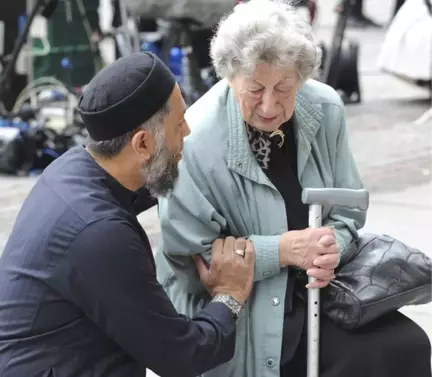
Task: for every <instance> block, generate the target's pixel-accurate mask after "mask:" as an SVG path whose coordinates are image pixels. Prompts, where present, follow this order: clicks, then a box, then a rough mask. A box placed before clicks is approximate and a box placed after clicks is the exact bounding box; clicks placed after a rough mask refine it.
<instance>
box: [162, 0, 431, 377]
mask: <svg viewBox="0 0 432 377" xmlns="http://www.w3.org/2000/svg"><path fill="white" fill-rule="evenodd" d="M211 55H212V58H213V62H214V66H215V68H216V70H217V72H218V74H219V75H220V76H221V77H222V78H223V80H221V82H219V83H218V84H217V85H216V86H215V87H213V88H212V89H211V90H210V91H209V92H208V93H207V94H206V95H205V96H204V97H203V98H202V99H200V100H199V101H198V102H196V103H195V104H194V105H193V106H192V107H191V108H189V109H188V111H187V116H186V119H187V121H188V123H189V125H190V128H191V135H190V136H188V137H187V138H186V140H185V145H184V151H183V159H182V161H181V162H180V178H179V181H178V183H177V185H176V188H175V189H174V191H173V193H172V195H171V196H170V197H169V198H168V199H161V200H160V219H161V228H162V237H161V243H160V245H159V250H158V253H157V255H156V261H157V267H158V276H159V277H160V281H161V283H162V285H163V286H164V287H165V289H166V291H167V292H168V294H169V296H170V298H171V299H172V300H173V302H174V304H175V306H176V308H177V310H179V311H180V312H183V313H185V314H189V315H193V314H194V313H196V312H197V311H198V310H199V309H200V308H201V307H202V306H203V305H204V303H205V302H206V301H207V300H209V298H210V295H211V293H212V292H211V290H210V292H209V293H210V294H209V293H207V292H206V291H205V289H204V287H203V286H202V285H201V283H200V282H199V279H198V275H197V272H196V268H195V265H194V259H193V258H192V256H193V255H198V254H199V255H201V256H202V257H203V258H204V259H205V260H206V261H207V262H208V263H210V265H211V260H210V254H209V250H210V249H211V245H212V242H213V241H214V240H216V239H217V238H218V237H221V236H224V235H226V236H228V235H232V236H235V237H248V238H249V240H251V241H252V243H253V245H254V248H255V261H256V263H255V266H256V268H255V276H254V280H255V286H254V292H253V294H252V296H251V298H250V299H249V301H248V303H247V304H246V308H245V311H244V314H243V315H242V316H241V317H240V318H239V320H238V332H237V343H236V351H235V354H234V356H233V359H232V360H231V361H230V362H229V363H227V364H225V365H222V366H220V367H218V368H217V369H215V370H213V371H211V372H209V373H206V374H205V376H209V377H210V376H211V377H267V376H292V377H294V376H295V377H299V376H305V373H306V372H305V369H306V335H305V331H306V328H307V326H305V313H306V310H305V305H304V303H303V301H302V300H301V299H299V298H297V295H296V292H297V291H301V290H304V289H305V287H304V285H302V284H300V283H298V279H297V278H296V276H297V275H298V274H299V271H307V274H308V275H310V276H314V277H316V278H317V279H318V283H317V285H318V286H319V287H324V286H326V285H327V284H328V282H329V281H330V280H331V279H333V278H334V269H335V268H336V267H337V265H338V261H339V253H343V252H344V250H345V249H346V247H347V245H348V244H350V243H351V242H352V241H353V240H354V239H355V238H356V237H357V230H358V229H359V228H361V227H362V226H363V224H364V222H365V216H366V214H365V213H364V212H361V211H356V210H349V209H344V208H336V207H335V208H330V209H329V210H327V211H326V212H325V213H324V214H323V221H324V226H323V228H321V229H308V228H307V227H308V210H307V207H306V206H305V205H303V204H302V202H301V191H302V188H303V187H344V188H351V189H359V188H361V187H362V182H361V179H360V177H359V174H358V172H357V168H356V166H355V163H354V160H353V157H352V155H351V152H350V149H349V145H348V136H347V131H346V127H345V116H344V106H343V103H342V102H341V99H340V97H339V96H338V95H337V93H336V92H335V91H334V90H333V89H331V88H330V87H328V86H326V85H324V84H322V83H320V82H318V81H315V80H313V75H314V74H315V72H316V70H317V69H318V67H319V65H320V60H321V51H320V49H319V47H318V43H317V41H316V40H315V38H314V37H313V35H312V34H311V29H310V26H309V25H308V24H307V23H306V22H305V21H303V20H302V18H301V17H300V16H299V15H298V14H297V13H296V11H295V9H294V7H293V6H291V5H288V4H286V2H285V3H283V2H278V1H270V0H267V1H251V2H248V3H245V4H240V5H238V6H236V8H235V9H234V11H233V13H232V14H230V15H228V16H227V17H226V18H225V19H223V20H222V21H221V23H220V25H219V27H218V29H217V32H216V35H215V36H214V39H213V41H212V44H211ZM195 260H196V261H199V260H200V259H197V258H195ZM198 267H199V268H206V267H205V266H203V265H202V264H201V263H198ZM430 357H431V350H430V343H429V340H428V338H427V336H426V334H425V333H424V332H423V331H422V330H421V329H420V327H418V326H417V325H416V324H414V323H413V322H412V321H410V320H409V319H408V318H406V317H404V316H403V315H402V314H400V313H398V312H396V313H392V314H390V315H387V316H384V317H382V318H381V319H380V320H379V321H377V322H375V323H372V324H370V325H368V326H365V327H364V328H362V329H360V330H358V331H355V332H346V331H343V330H341V329H340V328H338V327H337V326H336V325H335V324H334V323H332V322H331V321H330V320H329V319H327V318H326V317H323V318H322V320H321V360H320V370H321V371H320V376H322V377H346V376H350V377H383V376H386V377H406V376H416V377H430V373H431V366H430Z"/></svg>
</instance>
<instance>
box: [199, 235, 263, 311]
mask: <svg viewBox="0 0 432 377" xmlns="http://www.w3.org/2000/svg"><path fill="white" fill-rule="evenodd" d="M236 251H237V252H238V254H237V253H236ZM243 253H244V256H241V255H239V254H243ZM194 260H195V265H196V267H197V270H198V274H199V276H200V279H201V282H202V283H203V284H204V285H205V287H206V288H207V291H208V292H210V294H211V295H212V296H215V295H216V294H222V295H229V296H231V297H233V298H234V299H235V300H236V301H238V302H239V303H240V304H244V303H245V302H246V300H247V298H248V297H249V294H250V292H251V290H252V286H253V281H254V264H255V255H254V248H253V245H252V243H251V242H250V241H248V240H246V239H244V238H238V239H235V238H234V237H227V238H225V239H217V240H216V241H214V242H213V245H212V259H211V264H210V266H207V264H206V263H205V262H204V261H203V259H202V258H201V257H200V256H195V257H194Z"/></svg>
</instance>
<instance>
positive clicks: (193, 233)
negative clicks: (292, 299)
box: [158, 154, 280, 293]
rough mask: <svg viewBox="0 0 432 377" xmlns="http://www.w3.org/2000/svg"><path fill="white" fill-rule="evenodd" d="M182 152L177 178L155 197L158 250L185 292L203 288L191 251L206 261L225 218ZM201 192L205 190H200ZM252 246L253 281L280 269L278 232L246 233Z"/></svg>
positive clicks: (199, 175)
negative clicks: (167, 191) (168, 192)
mask: <svg viewBox="0 0 432 377" xmlns="http://www.w3.org/2000/svg"><path fill="white" fill-rule="evenodd" d="M187 160H188V158H187V156H185V154H183V160H182V161H181V162H180V164H179V169H180V179H179V180H178V182H177V184H176V187H175V189H174V191H173V193H172V194H171V195H170V196H169V197H168V198H161V199H159V218H160V225H161V239H160V242H159V245H158V251H159V252H163V253H164V255H165V258H166V259H167V261H168V263H169V264H170V266H171V268H172V269H173V271H174V273H175V275H176V277H177V278H178V279H179V280H180V281H181V282H182V284H183V285H184V286H185V289H186V291H187V292H189V293H199V292H202V291H204V289H205V288H204V286H203V285H202V283H201V282H200V280H199V278H198V274H197V272H196V268H195V264H194V262H193V259H192V255H195V254H201V255H202V256H203V257H204V258H205V259H206V260H207V262H208V263H210V257H211V247H212V243H213V241H215V240H216V239H217V238H219V237H221V236H223V234H224V231H225V229H226V227H227V223H226V220H225V219H224V217H223V216H221V215H220V214H219V213H218V212H217V210H216V209H215V208H214V206H213V205H212V203H211V201H212V198H211V188H209V187H207V186H205V187H204V185H206V180H205V178H204V177H203V175H202V174H201V173H200V172H198V171H196V170H194V171H193V172H191V173H190V172H189V170H188V168H187V165H186V164H187V162H185V161H187ZM204 193H205V194H204ZM248 239H249V240H250V241H251V242H252V243H253V245H254V249H255V272H254V278H255V281H259V280H263V279H266V278H268V277H271V276H274V275H276V274H278V273H279V272H280V265H279V239H280V236H278V235H277V236H260V235H249V236H248Z"/></svg>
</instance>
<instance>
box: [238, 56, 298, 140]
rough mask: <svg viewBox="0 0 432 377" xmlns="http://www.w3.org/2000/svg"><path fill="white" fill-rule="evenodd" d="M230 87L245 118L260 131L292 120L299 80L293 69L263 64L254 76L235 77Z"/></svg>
mask: <svg viewBox="0 0 432 377" xmlns="http://www.w3.org/2000/svg"><path fill="white" fill-rule="evenodd" d="M230 86H231V88H232V89H233V91H234V95H235V97H236V99H237V101H238V103H239V105H240V111H241V113H242V116H243V119H244V120H245V121H246V122H247V123H248V124H249V125H251V126H252V127H255V128H256V129H258V130H260V131H265V132H273V131H275V130H277V129H278V128H279V127H280V126H281V125H282V124H283V123H285V122H286V121H287V120H289V119H290V118H291V117H292V115H293V112H294V105H295V101H296V93H297V90H298V88H299V86H300V80H299V77H298V74H297V71H296V70H295V69H294V68H276V67H273V66H271V65H270V64H267V63H262V64H258V65H257V66H256V68H255V70H254V72H253V73H252V74H250V75H238V76H236V77H234V79H232V80H231V81H230Z"/></svg>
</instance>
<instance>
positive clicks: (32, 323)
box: [0, 147, 235, 377]
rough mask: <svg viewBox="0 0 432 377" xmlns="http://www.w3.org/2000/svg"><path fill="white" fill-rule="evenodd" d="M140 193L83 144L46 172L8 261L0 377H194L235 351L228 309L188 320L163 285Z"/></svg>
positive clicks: (0, 291) (0, 312)
mask: <svg viewBox="0 0 432 377" xmlns="http://www.w3.org/2000/svg"><path fill="white" fill-rule="evenodd" d="M137 196H138V195H137V194H136V193H133V192H131V191H129V190H127V189H125V188H124V187H123V186H121V185H120V184H119V183H118V182H117V181H115V180H114V179H113V178H112V177H110V176H109V175H108V174H107V173H106V172H105V171H104V170H103V169H101V168H100V167H99V165H97V164H96V163H95V161H94V160H93V158H92V157H91V156H90V155H89V154H88V153H87V152H86V151H85V149H84V148H82V147H79V148H74V149H72V150H70V151H69V152H67V153H66V154H64V155H63V156H62V157H60V158H59V159H57V160H56V161H55V162H53V163H52V164H51V165H50V166H49V167H48V168H47V169H46V170H45V172H44V173H43V175H42V176H41V177H40V178H39V180H38V182H37V183H36V185H35V187H34V188H33V190H32V191H31V193H30V194H29V196H28V197H27V199H26V200H25V202H24V204H23V206H22V209H21V211H20V213H19V215H18V218H17V220H16V223H15V226H14V228H13V231H12V234H11V236H10V238H9V240H8V242H7V245H6V248H5V250H4V252H3V255H2V257H1V259H0V376H2V377H17V376H20V377H21V376H23V377H24V376H25V377H33V376H34V377H36V376H44V377H45V376H61V377H97V376H103V377H126V376H127V377H134V376H137V377H144V376H145V368H149V369H152V370H153V371H154V372H155V373H157V374H158V375H160V376H162V377H168V376H175V377H178V376H187V377H190V376H195V375H198V374H201V373H202V372H204V371H205V370H208V369H212V368H214V367H216V366H217V365H219V364H222V363H224V362H227V361H229V360H230V359H231V358H232V356H233V354H234V346H235V321H234V319H233V316H232V314H231V312H230V311H229V309H228V308H227V307H226V306H225V305H224V304H221V303H212V304H209V305H208V306H207V307H206V308H205V309H204V310H203V311H202V312H201V313H199V314H198V315H197V316H196V317H195V318H194V319H193V320H190V319H188V318H186V317H183V316H181V315H179V314H177V312H176V310H175V309H174V307H173V305H172V303H171V301H170V300H169V299H168V297H167V296H166V294H165V292H164V290H163V289H162V287H161V286H160V285H159V284H158V282H157V280H156V275H155V265H154V259H153V254H152V251H151V248H150V244H149V241H148V239H147V236H146V234H145V232H144V230H143V229H142V227H141V226H140V224H139V223H138V221H137V219H136V212H137V210H136V208H134V203H138V202H139V203H140V206H142V205H143V203H145V202H146V200H142V198H138V197H137ZM149 203H150V205H153V204H154V203H153V202H152V201H150V202H149ZM141 209H143V208H141Z"/></svg>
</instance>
